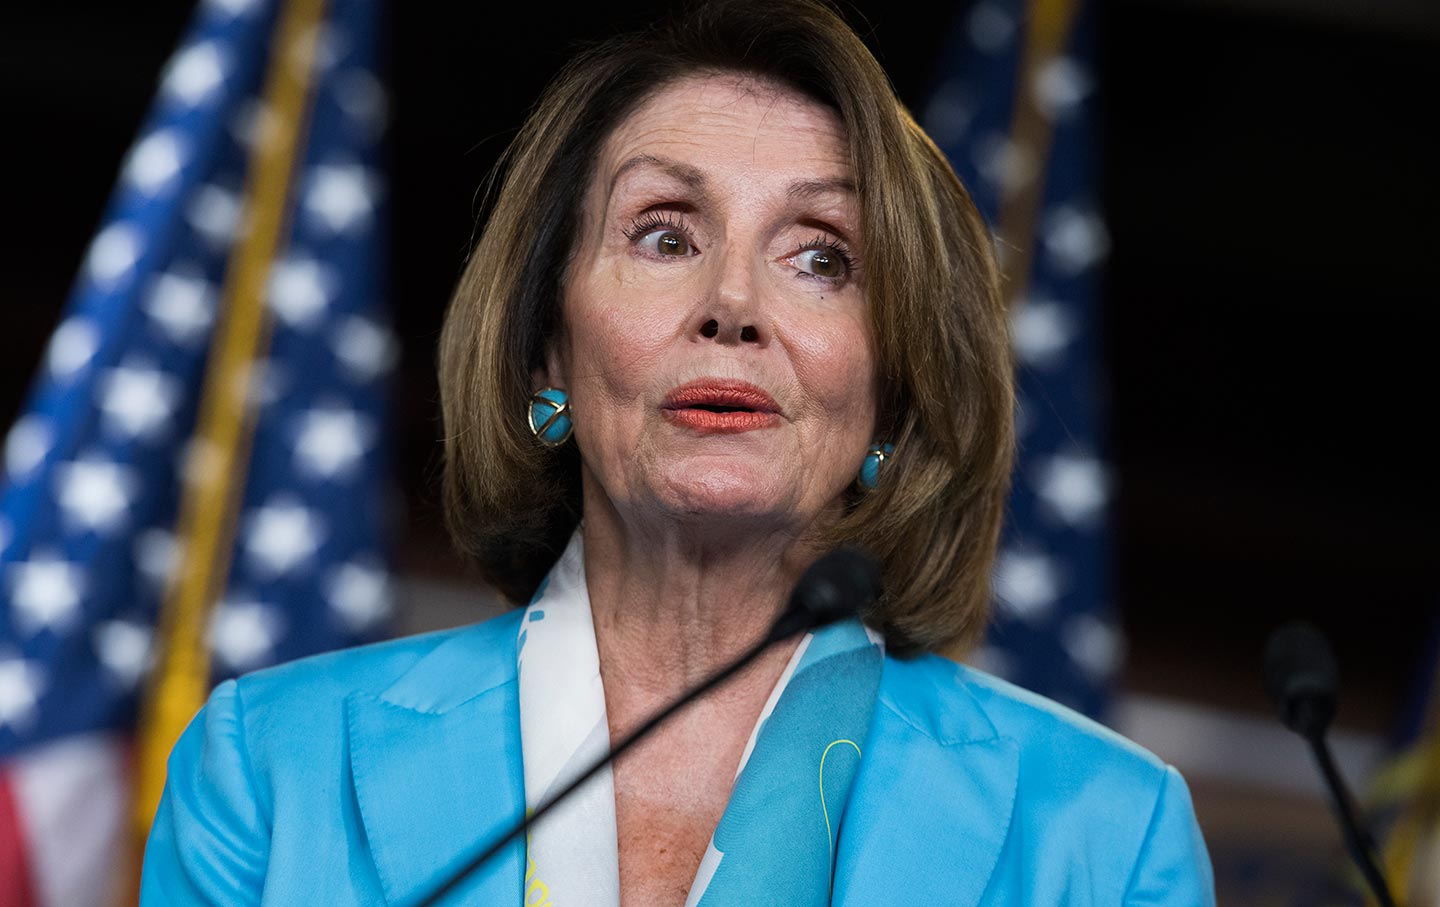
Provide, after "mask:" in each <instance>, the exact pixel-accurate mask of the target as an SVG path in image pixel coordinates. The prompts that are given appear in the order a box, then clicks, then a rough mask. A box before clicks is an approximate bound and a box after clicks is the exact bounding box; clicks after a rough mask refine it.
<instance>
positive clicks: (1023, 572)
mask: <svg viewBox="0 0 1440 907" xmlns="http://www.w3.org/2000/svg"><path fill="white" fill-rule="evenodd" d="M949 48H950V49H949V56H948V60H947V61H945V62H943V63H942V67H943V69H942V72H943V73H944V74H945V75H944V78H943V79H942V81H941V83H940V86H939V88H938V89H937V91H936V93H935V96H934V97H933V98H932V100H931V102H930V104H929V105H928V107H927V109H926V111H925V116H924V120H925V128H926V130H927V131H928V132H929V133H930V135H931V136H932V137H933V138H934V139H935V141H936V143H937V144H938V145H939V146H940V147H941V149H942V150H943V151H944V152H945V153H946V154H947V155H948V156H949V158H950V161H951V163H952V164H953V165H954V167H955V170H956V172H957V173H959V174H960V178H961V179H962V180H964V182H965V185H966V186H967V187H968V188H969V189H970V191H971V194H972V196H973V197H974V199H975V202H976V204H977V205H978V206H979V208H980V210H981V212H982V213H983V214H984V215H985V218H986V220H987V221H988V222H989V223H990V225H991V227H992V229H994V230H995V233H996V245H997V249H998V252H999V255H1000V262H1001V267H1002V270H1003V272H1004V275H1005V288H1006V295H1007V298H1008V301H1009V305H1010V311H1011V324H1012V329H1013V332H1014V344H1015V351H1016V356H1017V364H1018V380H1019V385H1018V390H1019V398H1020V400H1019V410H1018V412H1017V428H1018V433H1019V447H1020V455H1019V463H1018V467H1017V471H1016V474H1015V489H1014V493H1013V495H1012V497H1011V502H1010V514H1009V519H1008V525H1007V528H1006V534H1005V537H1004V541H1003V547H1002V549H1001V553H1000V557H999V559H998V562H997V565H996V575H995V587H996V595H997V599H998V604H999V608H998V615H997V619H996V622H995V624H994V626H993V627H992V630H991V633H990V640H989V644H988V645H987V646H985V647H983V648H982V649H981V650H980V651H978V652H977V653H976V654H975V657H974V660H975V661H976V662H977V663H979V665H980V666H981V667H983V668H985V669H987V670H990V671H992V672H994V673H996V674H999V675H1001V676H1003V677H1006V678H1009V679H1010V680H1013V681H1015V682H1016V683H1019V684H1020V685H1022V686H1025V687H1028V688H1029V689H1032V690H1035V691H1036V692H1039V693H1042V694H1044V695H1046V696H1050V697H1052V698H1054V699H1057V700H1059V701H1061V702H1064V703H1066V704H1067V705H1070V706H1073V707H1075V708H1077V709H1079V710H1080V711H1082V712H1086V713H1088V714H1091V715H1099V714H1102V713H1103V711H1104V707H1105V704H1106V700H1107V692H1108V686H1109V683H1110V681H1111V679H1112V678H1113V677H1114V675H1115V672H1116V670H1117V669H1118V667H1119V664H1120V662H1121V659H1122V657H1123V651H1124V641H1123V638H1122V636H1121V634H1120V631H1119V629H1118V627H1117V626H1116V624H1115V621H1114V617H1113V614H1112V609H1111V606H1110V601H1109V596H1110V588H1109V579H1108V577H1109V570H1108V569H1107V562H1106V558H1107V556H1108V546H1107V538H1106V531H1105V528H1106V527H1105V523H1106V501H1107V497H1108V494H1107V492H1108V486H1109V481H1108V478H1107V470H1106V467H1105V463H1104V459H1103V456H1104V450H1103V447H1104V441H1103V439H1104V420H1103V415H1104V414H1103V403H1104V400H1105V397H1106V392H1105V388H1104V386H1103V382H1102V377H1101V360H1100V350H1099V333H1100V326H1099V306H1098V301H1097V298H1096V297H1097V287H1096V284H1097V277H1098V269H1099V267H1100V265H1101V263H1102V262H1103V261H1104V259H1105V257H1106V254H1107V252H1108V250H1109V236H1108V233H1107V232H1106V229H1105V225H1104V222H1103V221H1102V220H1101V217H1100V213H1099V208H1098V198H1097V187H1096V170H1097V164H1096V152H1095V126H1094V109H1093V108H1094V103H1093V102H1094V90H1095V78H1094V75H1093V69H1092V61H1093V59H1094V16H1093V9H1092V8H1091V6H1090V5H1089V4H1085V3H1083V2H1081V0H978V2H975V3H973V4H971V5H970V6H969V7H968V8H967V9H966V10H965V11H964V13H963V15H961V16H960V17H959V18H958V19H957V20H956V27H955V33H954V35H953V36H952V38H951V40H950V45H949Z"/></svg>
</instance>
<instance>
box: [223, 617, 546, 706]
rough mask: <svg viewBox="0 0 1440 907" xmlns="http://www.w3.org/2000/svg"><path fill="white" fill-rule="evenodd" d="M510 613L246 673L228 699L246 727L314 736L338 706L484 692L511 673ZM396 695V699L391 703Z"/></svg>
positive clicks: (512, 622) (512, 624) (513, 619)
mask: <svg viewBox="0 0 1440 907" xmlns="http://www.w3.org/2000/svg"><path fill="white" fill-rule="evenodd" d="M520 614H521V612H519V611H510V612H506V613H504V614H501V615H499V616H497V617H494V618H491V619H489V620H486V621H483V622H480V623H474V624H467V625H464V626H460V627H452V628H447V629H443V630H434V631H430V632H427V633H418V634H414V635H410V636H401V637H396V638H393V639H387V640H382V641H380V642H373V643H368V644H366V645H360V646H353V647H351V648H348V649H336V650H333V651H330V652H322V653H319V654H316V655H310V656H307V657H305V658H299V659H295V660H294V661H289V662H286V663H284V664H280V665H275V666H273V667H268V668H263V669H260V670H257V671H252V672H250V673H248V674H244V675H242V676H240V677H239V678H237V679H236V680H235V681H234V682H233V684H224V685H222V686H233V690H229V691H227V694H228V695H229V696H231V697H233V698H234V699H235V700H236V702H237V704H238V706H239V707H241V708H243V710H244V713H245V715H246V716H247V718H248V719H250V721H252V722H260V723H263V724H265V725H266V726H267V727H268V728H270V729H272V730H277V731H278V730H281V729H282V728H284V727H285V726H287V725H291V724H294V725H296V726H297V727H300V728H308V729H310V730H311V731H313V730H317V729H318V728H319V727H320V726H321V725H323V724H324V718H323V717H322V716H325V715H334V716H336V717H338V714H339V710H340V707H341V706H342V704H343V703H344V701H345V700H347V699H349V698H351V697H354V696H362V697H371V698H386V699H387V700H391V701H395V702H396V704H398V705H410V706H411V707H419V708H422V709H423V704H421V705H417V704H416V703H415V702H413V701H407V700H405V699H404V698H403V697H404V696H405V695H407V694H408V695H409V696H410V697H411V700H413V699H414V698H415V696H416V695H418V694H417V693H416V690H415V687H416V685H417V683H419V684H421V685H423V686H425V687H426V688H427V689H428V690H430V693H429V695H431V696H433V697H437V698H438V697H439V696H440V695H442V688H447V687H450V686H458V685H460V684H464V683H466V682H472V683H482V682H485V680H486V679H487V678H488V679H489V680H490V682H491V685H494V684H495V683H497V682H503V680H504V679H505V675H506V674H507V672H508V673H509V674H513V672H514V645H515V632H516V621H517V620H518V619H519V616H520ZM397 693H398V696H397Z"/></svg>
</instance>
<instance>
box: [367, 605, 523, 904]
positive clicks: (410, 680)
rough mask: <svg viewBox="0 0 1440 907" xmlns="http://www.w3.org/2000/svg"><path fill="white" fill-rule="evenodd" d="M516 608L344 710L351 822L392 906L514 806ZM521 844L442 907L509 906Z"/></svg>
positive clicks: (519, 809)
mask: <svg viewBox="0 0 1440 907" xmlns="http://www.w3.org/2000/svg"><path fill="white" fill-rule="evenodd" d="M519 616H520V612H518V611H516V612H512V613H510V614H507V615H504V616H502V617H500V618H496V619H494V620H490V621H487V622H485V623H483V624H477V625H475V626H472V627H467V628H465V629H463V630H460V631H458V632H456V633H455V634H454V635H452V636H450V637H448V638H447V639H446V640H445V641H444V642H442V643H440V645H438V646H436V647H435V648H434V649H433V650H431V651H430V653H428V654H427V655H426V656H425V657H423V658H422V659H420V661H418V662H417V663H416V664H415V665H414V666H413V667H411V668H410V670H409V671H407V672H406V673H405V674H404V675H402V676H401V677H400V679H398V680H397V681H396V682H395V683H394V684H392V685H391V686H390V687H389V688H388V689H386V690H385V691H384V692H383V693H381V694H380V695H379V696H374V695H370V694H366V693H355V694H352V695H351V696H350V697H349V699H348V701H347V703H346V708H347V712H346V715H347V720H348V723H349V740H348V743H349V749H350V768H351V774H352V777H353V781H354V787H355V796H356V800H357V802H358V804H359V808H360V816H361V821H362V822H363V823H364V826H365V836H366V839H367V843H368V846H369V850H370V853H371V856H372V857H373V859H374V861H375V867H376V870H377V872H378V874H379V878H380V882H381V886H382V887H383V889H384V893H385V899H386V901H387V902H388V903H389V904H390V905H392V907H400V905H406V904H413V903H416V902H417V901H418V900H419V899H420V898H422V897H424V896H425V895H427V894H429V893H430V892H431V891H432V890H433V889H434V888H435V887H436V886H437V885H439V884H441V883H443V882H444V881H445V880H446V879H448V878H449V877H450V875H451V874H452V873H453V872H455V871H456V870H457V869H459V867H461V866H463V865H464V864H465V863H466V862H468V861H469V859H470V858H471V857H472V856H474V855H475V854H476V853H478V852H479V851H480V849H482V848H483V847H485V846H486V845H488V844H489V843H491V842H492V841H493V840H494V838H495V837H496V836H497V835H498V834H501V833H503V831H504V830H506V829H508V828H509V826H510V824H511V823H512V822H514V821H515V819H516V818H517V817H519V816H520V815H521V814H522V813H523V811H524V805H525V804H524V789H525V788H524V781H523V776H522V774H521V768H522V765H521V755H520V754H521V750H520V729H519V701H518V696H517V687H516V682H515V654H514V653H515V634H516V629H517V622H518V620H519ZM523 863H524V850H523V842H522V841H521V840H519V839H517V840H516V841H514V842H512V843H511V844H510V845H509V846H507V847H506V849H505V850H504V851H502V852H501V853H500V854H498V855H497V856H496V858H495V859H494V860H492V861H491V862H490V863H489V864H488V865H486V866H485V867H483V868H481V869H480V870H478V871H476V872H475V873H473V874H472V876H471V877H470V878H469V880H468V881H467V882H466V883H464V884H462V885H461V886H459V887H458V888H457V889H456V890H455V891H453V892H452V893H451V894H450V895H449V896H448V897H446V898H445V900H444V901H442V902H441V903H443V904H451V905H458V904H461V903H467V904H487V905H488V904H499V905H503V904H514V903H519V901H520V896H521V891H522V887H521V886H522V884H523Z"/></svg>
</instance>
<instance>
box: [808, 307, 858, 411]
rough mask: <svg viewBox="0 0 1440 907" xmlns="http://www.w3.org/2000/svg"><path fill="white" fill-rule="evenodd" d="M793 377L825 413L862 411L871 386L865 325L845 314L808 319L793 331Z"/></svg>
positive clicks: (856, 318)
mask: <svg viewBox="0 0 1440 907" xmlns="http://www.w3.org/2000/svg"><path fill="white" fill-rule="evenodd" d="M791 336H792V338H793V339H792V342H791V344H790V348H791V350H792V356H793V359H794V367H795V373H796V377H797V378H798V379H799V380H800V382H801V383H802V384H803V385H805V386H807V387H809V388H811V392H812V395H813V396H814V397H816V398H817V400H818V402H821V403H822V404H823V405H824V406H825V408H826V409H829V410H845V409H853V408H855V407H856V406H857V405H860V406H861V407H862V408H863V407H864V404H866V403H867V402H870V403H872V405H871V407H870V408H873V402H872V401H869V397H870V395H871V390H872V388H873V386H874V375H875V366H874V354H873V353H872V351H871V343H870V338H869V330H868V323H867V322H866V321H865V320H863V319H862V318H858V317H855V316H853V315H849V314H833V315H830V316H828V317H815V316H812V318H811V319H809V320H808V323H806V324H801V325H798V326H796V327H794V328H793V330H792V332H791Z"/></svg>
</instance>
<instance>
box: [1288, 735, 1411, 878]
mask: <svg viewBox="0 0 1440 907" xmlns="http://www.w3.org/2000/svg"><path fill="white" fill-rule="evenodd" d="M1302 736H1303V737H1304V738H1305V741H1306V742H1307V743H1309V744H1310V751H1311V753H1313V754H1314V756H1315V762H1316V764H1317V765H1318V766H1319V767H1320V774H1321V775H1322V776H1324V778H1325V789H1326V791H1327V792H1328V793H1329V794H1330V805H1331V807H1333V808H1334V810H1335V816H1336V818H1337V819H1339V821H1340V828H1341V830H1342V831H1343V832H1344V837H1345V848H1346V849H1347V850H1349V851H1350V858H1351V859H1353V860H1354V861H1355V865H1356V866H1358V867H1359V868H1360V874H1361V875H1362V876H1364V877H1365V883H1366V884H1367V885H1369V886H1370V890H1371V891H1372V892H1374V894H1375V898H1376V900H1378V901H1379V902H1380V907H1395V898H1394V896H1392V895H1391V894H1390V887H1389V886H1388V885H1387V884H1386V882H1385V875H1384V874H1383V873H1382V872H1381V871H1380V867H1379V866H1378V865H1377V864H1376V862H1375V856H1374V847H1375V845H1374V842H1373V841H1371V839H1370V836H1369V835H1368V834H1366V833H1365V831H1364V828H1363V826H1361V824H1360V821H1359V819H1358V818H1357V817H1356V815H1355V807H1354V805H1353V801H1352V800H1351V799H1350V792H1349V790H1348V789H1347V788H1346V786H1345V779H1344V778H1342V777H1341V776H1340V771H1339V769H1338V768H1336V766H1335V759H1334V757H1333V756H1332V755H1331V753H1330V745H1329V744H1328V743H1327V742H1326V740H1325V734H1324V733H1323V732H1321V733H1315V734H1303V735H1302Z"/></svg>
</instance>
